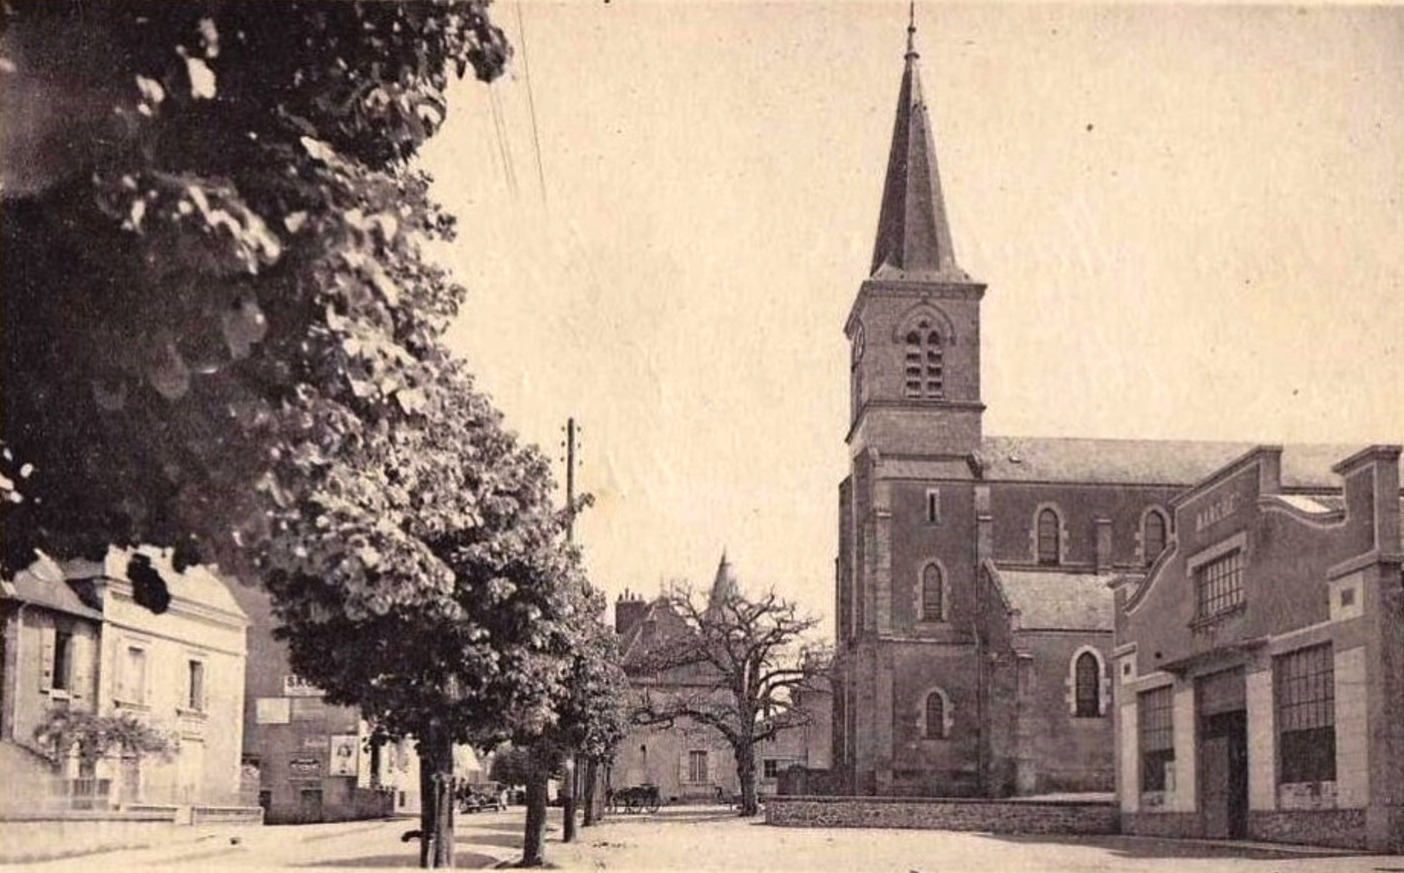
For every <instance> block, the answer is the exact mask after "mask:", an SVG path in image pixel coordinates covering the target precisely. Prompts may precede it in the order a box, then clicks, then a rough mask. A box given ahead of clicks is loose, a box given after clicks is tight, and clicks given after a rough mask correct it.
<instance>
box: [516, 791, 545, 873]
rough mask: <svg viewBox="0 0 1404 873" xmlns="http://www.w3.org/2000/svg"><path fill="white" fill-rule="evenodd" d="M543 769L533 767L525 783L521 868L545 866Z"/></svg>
mask: <svg viewBox="0 0 1404 873" xmlns="http://www.w3.org/2000/svg"><path fill="white" fill-rule="evenodd" d="M547 778H548V774H547V772H546V768H545V767H540V766H535V767H532V768H531V772H530V773H529V774H528V776H527V783H526V833H525V834H524V835H523V839H522V863H521V866H523V867H544V866H545V865H546V851H545V844H546V801H547V797H546V793H547V787H546V780H547Z"/></svg>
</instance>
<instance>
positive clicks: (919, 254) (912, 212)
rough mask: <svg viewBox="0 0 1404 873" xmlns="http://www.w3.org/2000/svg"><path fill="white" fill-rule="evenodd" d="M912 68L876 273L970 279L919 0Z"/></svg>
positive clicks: (907, 73) (885, 195)
mask: <svg viewBox="0 0 1404 873" xmlns="http://www.w3.org/2000/svg"><path fill="white" fill-rule="evenodd" d="M908 15H909V18H908V23H907V55H906V69H905V70H903V72H902V87H901V89H900V91H899V92H898V97H897V119H896V122H895V124H894V125H893V128H892V149H891V151H890V152H889V153H888V158H887V179H886V181H885V182H884V183H883V188H882V209H881V211H880V212H879V214H878V231H877V242H876V244H875V245H874V246H873V268H872V275H873V277H874V278H907V277H910V278H915V279H927V280H936V281H948V282H963V281H969V278H970V277H969V276H967V275H966V274H965V271H963V270H961V269H960V267H958V266H957V265H956V261H955V250H954V248H953V246H952V245H951V227H950V223H949V222H948V221H947V220H946V203H945V199H944V198H943V197H942V195H941V174H940V173H939V172H938V170H937V167H936V142H935V140H934V139H933V138H932V136H931V122H930V120H929V119H928V118H927V115H926V100H925V99H924V98H923V97H922V93H921V76H920V68H919V66H918V64H917V61H918V60H919V58H920V55H918V54H917V50H916V3H915V0H913V2H912V4H911V6H910V7H909V10H908Z"/></svg>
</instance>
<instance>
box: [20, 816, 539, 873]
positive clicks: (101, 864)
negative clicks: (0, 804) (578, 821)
mask: <svg viewBox="0 0 1404 873" xmlns="http://www.w3.org/2000/svg"><path fill="white" fill-rule="evenodd" d="M552 813H553V814H554V816H553V818H552V825H551V826H550V827H548V829H547V841H548V846H549V848H548V851H549V849H553V848H555V847H556V844H555V843H554V842H553V841H554V840H557V839H559V837H558V833H559V821H558V817H559V814H560V813H559V810H556V809H553V810H552ZM454 824H455V827H454V831H455V837H456V840H455V844H456V849H455V851H456V856H455V860H456V862H457V864H456V866H457V867H458V868H459V869H463V870H473V869H483V868H489V867H495V866H497V865H498V864H501V863H503V862H504V861H505V862H508V863H510V862H512V861H515V860H517V859H518V858H520V857H521V846H522V808H521V807H512V808H510V809H509V810H507V811H506V812H482V813H475V814H473V815H459V816H457V817H456V818H455V822H454ZM415 827H418V821H417V820H416V819H411V818H399V819H393V820H380V821H349V822H337V823H333V824H312V825H273V826H265V827H248V826H237V827H236V826H227V827H219V826H210V827H199V826H196V827H194V828H192V829H191V837H190V839H188V840H181V841H180V842H173V843H170V844H167V845H164V846H156V847H152V848H148V849H135V850H128V851H119V852H104V853H101V854H96V855H84V856H78V857H73V858H65V859H63V860H59V861H51V862H41V863H37V864H29V865H23V866H16V867H14V868H12V869H30V870H35V871H44V873H50V871H53V873H58V871H73V873H92V871H93V870H94V869H99V870H112V871H117V870H121V871H128V870H132V871H135V870H169V871H172V873H181V871H190V873H196V871H200V873H203V871H207V870H240V871H262V870H292V869H302V868H306V869H314V870H328V871H334V870H346V871H357V873H364V871H367V870H404V869H414V868H417V867H418V866H419V855H418V843H417V842H415V841H410V842H407V843H406V842H401V841H400V837H401V835H403V834H404V833H405V831H407V830H410V829H412V828H415ZM236 841H237V842H236Z"/></svg>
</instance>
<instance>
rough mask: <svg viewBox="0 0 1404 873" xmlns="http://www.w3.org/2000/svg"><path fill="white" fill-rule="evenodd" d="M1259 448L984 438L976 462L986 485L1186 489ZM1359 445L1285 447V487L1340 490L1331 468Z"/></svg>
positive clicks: (1230, 444)
mask: <svg viewBox="0 0 1404 873" xmlns="http://www.w3.org/2000/svg"><path fill="white" fill-rule="evenodd" d="M1260 445H1261V444H1260V443H1239V442H1199V441H1196V440H1104V439H1080V438H1064V437H1000V436H991V437H986V438H985V439H984V441H983V442H982V443H981V448H980V460H981V462H982V464H983V465H984V477H985V479H987V480H992V481H1002V482H1087V483H1099V484H1123V485H1181V486H1188V485H1193V484H1195V483H1196V482H1199V481H1200V480H1202V479H1205V478H1207V477H1208V476H1210V475H1211V474H1213V473H1215V472H1216V471H1218V470H1219V469H1220V468H1222V467H1223V466H1225V465H1226V464H1228V463H1229V462H1231V461H1233V460H1235V459H1237V458H1239V457H1240V456H1242V455H1245V454H1247V453H1248V452H1250V451H1252V450H1253V449H1255V448H1258V447H1259V446H1260ZM1362 448H1364V446H1363V445H1309V444H1298V445H1287V446H1284V447H1283V451H1282V485H1283V487H1285V488H1339V487H1340V485H1341V481H1340V477H1338V476H1337V475H1336V474H1335V473H1332V472H1331V466H1332V465H1333V464H1335V463H1337V462H1338V461H1342V460H1344V459H1346V458H1348V457H1350V456H1351V455H1353V454H1355V453H1356V452H1357V451H1359V450H1360V449H1362Z"/></svg>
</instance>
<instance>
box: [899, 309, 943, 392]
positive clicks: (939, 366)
mask: <svg viewBox="0 0 1404 873" xmlns="http://www.w3.org/2000/svg"><path fill="white" fill-rule="evenodd" d="M906 340H907V358H906V362H907V363H906V396H908V397H911V398H918V399H919V398H930V397H941V396H943V395H944V394H945V390H946V388H945V362H944V360H943V359H942V343H941V333H940V331H938V330H937V329H936V325H935V324H934V323H933V322H932V319H930V318H926V317H923V318H920V319H918V320H917V323H916V324H915V325H913V326H912V329H911V330H909V331H907V337H906Z"/></svg>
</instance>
